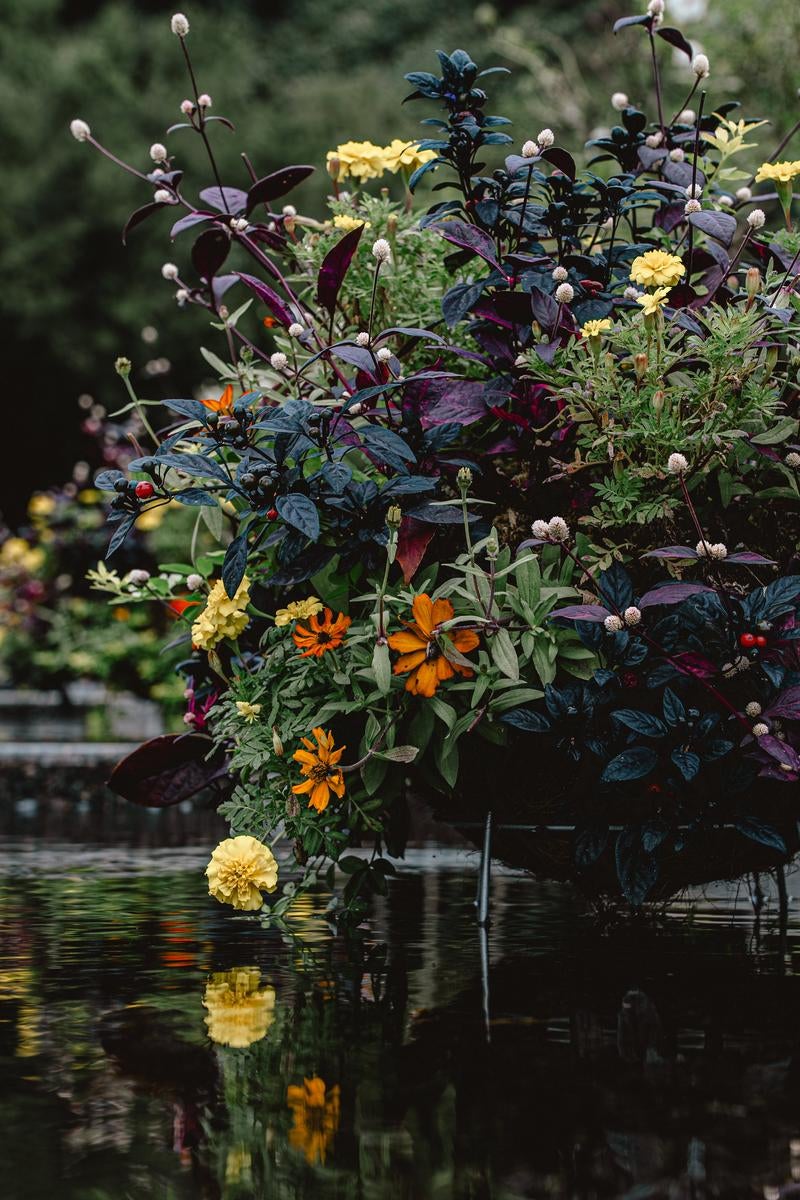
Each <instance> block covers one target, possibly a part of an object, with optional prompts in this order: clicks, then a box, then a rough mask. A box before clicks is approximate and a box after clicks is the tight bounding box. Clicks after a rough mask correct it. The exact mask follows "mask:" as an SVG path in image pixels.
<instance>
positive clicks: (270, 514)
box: [267, 508, 278, 521]
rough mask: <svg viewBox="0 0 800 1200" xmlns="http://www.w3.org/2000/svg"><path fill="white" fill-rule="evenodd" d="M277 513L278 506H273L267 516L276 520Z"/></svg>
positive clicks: (271, 519)
mask: <svg viewBox="0 0 800 1200" xmlns="http://www.w3.org/2000/svg"><path fill="white" fill-rule="evenodd" d="M277 515H278V510H277V508H271V509H270V510H269V512H268V513H267V516H268V517H269V519H270V521H274V520H275V518H276V517H277Z"/></svg>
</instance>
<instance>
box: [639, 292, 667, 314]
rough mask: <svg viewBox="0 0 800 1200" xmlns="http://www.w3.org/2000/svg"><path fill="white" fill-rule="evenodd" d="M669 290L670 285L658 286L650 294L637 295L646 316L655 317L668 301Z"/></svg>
mask: <svg viewBox="0 0 800 1200" xmlns="http://www.w3.org/2000/svg"><path fill="white" fill-rule="evenodd" d="M669 292H670V289H669V288H668V287H660V288H656V290H655V291H654V292H652V293H651V294H650V295H645V296H637V297H636V303H637V304H641V306H642V308H643V309H644V315H645V316H646V317H654V316H655V315H656V313H659V312H661V309H662V308H663V307H664V305H665V304H666V303H667V298H668V296H669Z"/></svg>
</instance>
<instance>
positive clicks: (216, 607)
mask: <svg viewBox="0 0 800 1200" xmlns="http://www.w3.org/2000/svg"><path fill="white" fill-rule="evenodd" d="M249 589H250V581H249V579H248V578H247V576H246V575H245V577H244V578H243V579H242V582H241V583H240V584H239V586H238V588H237V589H236V595H235V596H234V597H233V599H231V597H230V596H229V595H228V593H227V592H226V591H225V584H224V583H223V582H222V580H221V579H218V580H217V582H216V583H215V584H214V586H213V587H212V589H211V591H210V592H209V594H208V600H207V602H206V606H205V608H204V609H203V611H202V612H201V613H200V616H199V617H198V618H197V620H196V621H195V622H194V624H193V625H192V644H193V645H194V646H197V648H198V649H200V650H213V649H214V647H215V646H216V645H217V643H218V642H221V641H222V640H223V638H237V637H238V636H239V634H240V633H241V632H242V631H243V630H244V629H246V628H247V625H248V622H249V620H250V618H249V617H248V615H247V613H246V612H245V611H244V610H245V609H246V608H247V605H248V604H249V603H250V590H249Z"/></svg>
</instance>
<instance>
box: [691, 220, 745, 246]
mask: <svg viewBox="0 0 800 1200" xmlns="http://www.w3.org/2000/svg"><path fill="white" fill-rule="evenodd" d="M689 222H690V224H692V225H694V227H695V229H700V230H702V232H703V233H707V234H708V236H709V237H712V238H714V239H715V240H716V241H718V242H722V245H723V246H730V244H731V242H732V241H733V235H734V234H735V233H736V217H734V216H733V214H732V213H723V212H699V213H690V214H689Z"/></svg>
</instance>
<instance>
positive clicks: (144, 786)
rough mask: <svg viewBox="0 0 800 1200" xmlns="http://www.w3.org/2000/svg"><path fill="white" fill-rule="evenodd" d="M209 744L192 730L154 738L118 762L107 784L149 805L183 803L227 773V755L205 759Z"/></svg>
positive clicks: (131, 799)
mask: <svg viewBox="0 0 800 1200" xmlns="http://www.w3.org/2000/svg"><path fill="white" fill-rule="evenodd" d="M210 747H211V743H210V742H209V740H208V738H204V737H197V736H195V735H192V734H185V733H168V734H164V735H163V736H162V737H157V738H152V739H151V740H150V741H149V742H144V743H143V745H141V746H138V747H137V748H136V750H134V751H133V752H132V753H131V754H129V755H127V757H126V758H123V759H122V760H121V761H120V762H118V763H117V765H116V766H115V767H114V770H113V771H112V772H111V778H110V779H109V781H108V786H109V787H110V788H111V790H112V791H113V792H116V794H117V795H118V796H123V797H124V798H125V799H126V800H130V801H132V803H134V804H142V805H144V806H145V807H146V808H166V807H167V806H168V805H171V804H180V802H181V800H187V799H188V798H189V797H190V796H194V795H195V793H196V792H199V791H201V790H202V788H204V787H207V786H208V784H210V783H211V782H212V781H213V780H214V779H219V778H220V777H221V776H223V775H224V774H225V773H226V770H227V766H226V763H225V760H224V759H222V760H220V758H219V757H215V758H214V759H211V760H210V761H208V762H207V761H206V755H207V754H208V752H209V749H210Z"/></svg>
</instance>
